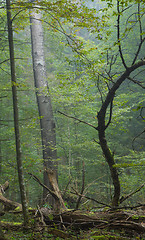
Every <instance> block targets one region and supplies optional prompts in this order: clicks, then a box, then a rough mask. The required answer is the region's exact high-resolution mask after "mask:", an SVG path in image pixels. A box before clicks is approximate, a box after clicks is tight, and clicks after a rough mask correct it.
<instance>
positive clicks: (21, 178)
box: [6, 0, 28, 226]
mask: <svg viewBox="0 0 145 240" xmlns="http://www.w3.org/2000/svg"><path fill="white" fill-rule="evenodd" d="M6 8H7V24H8V40H9V52H10V67H11V83H12V96H13V111H14V129H15V140H16V157H17V168H18V179H19V187H20V194H21V202H22V210H23V217H24V225H25V226H27V225H28V211H27V202H26V194H25V186H24V176H23V167H22V157H21V144H20V132H19V116H18V98H17V88H16V74H15V58H14V44H13V29H12V19H11V6H10V0H6Z"/></svg>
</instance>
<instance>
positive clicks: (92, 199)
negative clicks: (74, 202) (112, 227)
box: [71, 189, 111, 208]
mask: <svg viewBox="0 0 145 240" xmlns="http://www.w3.org/2000/svg"><path fill="white" fill-rule="evenodd" d="M73 190H74V189H73ZM71 193H72V194H75V195H78V196H80V195H81V194H79V193H78V192H76V191H75V193H74V192H71ZM81 196H82V197H83V198H86V199H88V200H91V201H94V202H96V203H98V204H101V205H103V206H106V207H110V208H111V206H110V205H109V204H106V203H103V202H100V201H97V200H96V199H94V198H91V197H87V196H85V195H81Z"/></svg>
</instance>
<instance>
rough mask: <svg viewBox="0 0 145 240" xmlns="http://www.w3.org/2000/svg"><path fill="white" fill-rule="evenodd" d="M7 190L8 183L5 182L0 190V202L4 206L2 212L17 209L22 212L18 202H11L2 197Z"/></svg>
mask: <svg viewBox="0 0 145 240" xmlns="http://www.w3.org/2000/svg"><path fill="white" fill-rule="evenodd" d="M8 188H9V182H8V181H6V182H5V183H4V184H3V185H1V188H0V202H1V203H2V204H3V205H4V211H10V210H15V209H16V208H19V210H20V211H22V205H21V204H20V203H18V202H14V201H11V200H9V199H7V198H5V197H4V196H3V194H4V193H5V191H6V190H7V189H8Z"/></svg>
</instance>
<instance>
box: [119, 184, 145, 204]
mask: <svg viewBox="0 0 145 240" xmlns="http://www.w3.org/2000/svg"><path fill="white" fill-rule="evenodd" d="M144 185H145V184H142V185H141V186H140V187H139V188H137V189H136V190H135V191H133V192H131V193H129V194H128V195H126V196H125V197H123V196H122V197H121V199H120V203H123V202H124V201H125V200H127V199H128V198H130V197H131V196H132V195H134V194H135V193H137V192H139V191H140V190H141V189H142V188H143V187H144Z"/></svg>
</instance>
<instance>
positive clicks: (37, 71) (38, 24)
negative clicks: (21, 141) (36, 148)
mask: <svg viewBox="0 0 145 240" xmlns="http://www.w3.org/2000/svg"><path fill="white" fill-rule="evenodd" d="M35 7H36V10H35V9H34V10H33V11H31V12H30V23H31V41H32V59H33V71H34V81H35V88H36V97H37V104H38V110H39V117H40V128H41V138H42V148H43V160H44V184H45V185H46V186H49V187H50V184H49V179H48V173H47V171H46V170H47V169H48V168H49V169H51V170H53V171H54V172H55V174H56V178H57V161H56V159H57V154H56V134H55V122H54V118H53V110H52V103H51V97H50V92H49V87H48V81H47V75H46V67H45V57H44V43H43V27H42V20H41V14H40V11H39V12H38V10H37V7H38V6H35ZM47 194H48V192H47V190H46V189H45V188H44V193H43V198H44V200H45V198H46V197H47Z"/></svg>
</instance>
